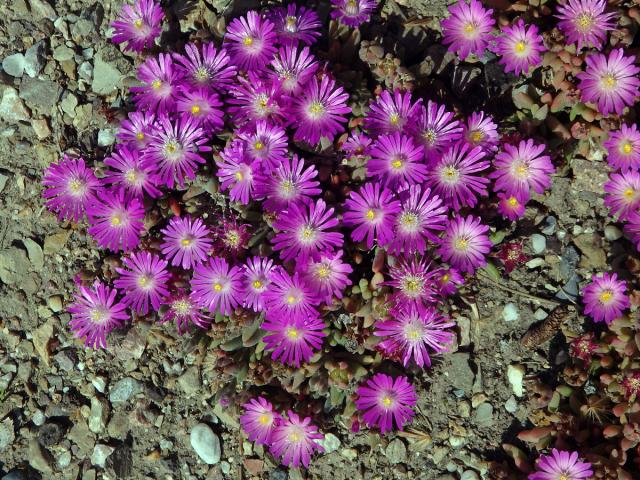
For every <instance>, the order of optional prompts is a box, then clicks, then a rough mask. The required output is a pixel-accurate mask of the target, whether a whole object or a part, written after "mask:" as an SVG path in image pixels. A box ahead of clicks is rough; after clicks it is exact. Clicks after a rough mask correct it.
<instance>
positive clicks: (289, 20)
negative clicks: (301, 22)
mask: <svg viewBox="0 0 640 480" xmlns="http://www.w3.org/2000/svg"><path fill="white" fill-rule="evenodd" d="M296 21H297V20H296V17H287V18H286V20H285V23H286V25H287V27H289V28H291V27H295V26H296Z"/></svg>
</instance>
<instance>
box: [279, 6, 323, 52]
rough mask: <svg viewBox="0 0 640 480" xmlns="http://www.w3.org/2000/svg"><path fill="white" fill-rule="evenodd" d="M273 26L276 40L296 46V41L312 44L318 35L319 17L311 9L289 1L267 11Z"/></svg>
mask: <svg viewBox="0 0 640 480" xmlns="http://www.w3.org/2000/svg"><path fill="white" fill-rule="evenodd" d="M267 15H268V17H269V20H271V21H272V22H273V25H274V26H275V30H276V34H277V35H278V42H280V44H282V45H293V46H296V45H297V44H298V42H302V43H304V44H306V45H312V44H314V43H315V41H316V40H317V39H318V38H319V37H320V32H319V30H320V28H321V27H322V24H321V23H320V18H319V17H318V14H317V13H316V12H314V11H313V10H310V9H308V8H305V7H302V6H300V5H296V4H295V3H290V4H289V5H287V7H286V8H285V7H277V8H274V9H273V10H271V11H270V12H268V13H267Z"/></svg>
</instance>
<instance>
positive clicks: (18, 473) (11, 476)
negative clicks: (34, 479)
mask: <svg viewBox="0 0 640 480" xmlns="http://www.w3.org/2000/svg"><path fill="white" fill-rule="evenodd" d="M2 480H29V477H28V476H27V473H26V472H25V471H24V470H11V471H10V472H9V473H7V474H6V475H5V476H4V477H2Z"/></svg>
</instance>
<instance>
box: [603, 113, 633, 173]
mask: <svg viewBox="0 0 640 480" xmlns="http://www.w3.org/2000/svg"><path fill="white" fill-rule="evenodd" d="M602 145H603V146H604V148H606V149H607V153H608V157H607V162H608V163H609V166H611V167H612V168H619V169H620V170H627V169H630V168H633V169H638V168H640V132H639V131H638V128H637V127H636V125H635V124H632V125H631V126H628V125H622V126H621V127H620V130H618V131H616V132H613V133H611V135H610V136H609V139H608V140H607V141H606V142H604V143H603V144H602Z"/></svg>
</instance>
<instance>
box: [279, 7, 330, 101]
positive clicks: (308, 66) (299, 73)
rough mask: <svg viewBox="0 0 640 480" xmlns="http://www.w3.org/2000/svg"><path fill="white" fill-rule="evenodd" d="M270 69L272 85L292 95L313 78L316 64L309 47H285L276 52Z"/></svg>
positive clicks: (316, 68)
mask: <svg viewBox="0 0 640 480" xmlns="http://www.w3.org/2000/svg"><path fill="white" fill-rule="evenodd" d="M291 5H293V4H289V6H291ZM271 67H272V68H273V71H272V72H271V74H270V76H271V78H272V80H273V81H274V83H277V84H279V85H280V86H281V88H282V90H283V91H284V92H285V93H287V94H290V95H293V94H298V93H300V91H301V90H302V88H303V87H304V85H305V84H306V83H307V82H308V81H309V79H310V78H311V77H313V75H314V74H315V73H316V71H317V70H318V62H317V61H316V58H315V57H314V56H313V55H312V54H311V53H310V51H309V47H304V48H302V49H299V48H298V46H297V45H287V46H286V47H282V48H280V50H278V54H277V55H276V57H275V58H274V59H273V61H272V62H271Z"/></svg>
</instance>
